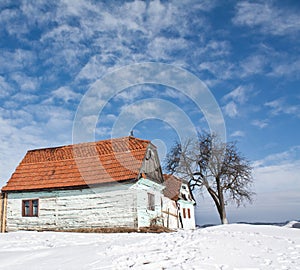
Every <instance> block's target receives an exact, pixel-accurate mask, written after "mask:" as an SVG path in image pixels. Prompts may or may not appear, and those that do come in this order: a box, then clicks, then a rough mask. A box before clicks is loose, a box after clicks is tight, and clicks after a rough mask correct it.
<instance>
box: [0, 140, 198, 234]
mask: <svg viewBox="0 0 300 270" xmlns="http://www.w3.org/2000/svg"><path fill="white" fill-rule="evenodd" d="M169 178H170V177H169ZM169 178H168V180H167V181H166V183H169V185H167V186H165V183H164V182H165V181H164V177H163V175H162V170H161V166H160V162H159V158H158V155H157V150H156V147H155V146H154V145H153V144H152V143H151V142H150V141H147V140H141V139H138V138H135V137H132V136H129V137H124V138H117V139H111V140H104V141H99V142H93V143H83V144H77V145H68V146H62V147H55V148H46V149H37V150H30V151H28V152H27V153H26V155H25V157H24V159H23V160H22V161H21V163H20V164H19V165H18V167H17V168H16V170H15V172H14V173H13V175H12V176H11V178H10V179H9V181H8V182H7V184H6V185H5V186H4V187H3V188H2V193H1V203H0V205H1V209H0V210H1V211H0V214H1V219H0V220H1V231H2V232H3V231H15V230H57V229H59V230H70V229H79V228H80V229H82V228H88V229H90V228H99V227H100V228H111V227H128V228H140V227H148V226H150V225H151V224H152V223H153V221H156V222H157V223H159V224H161V225H164V226H168V227H170V228H177V227H183V228H193V226H192V225H191V224H192V222H191V220H188V218H189V217H190V219H192V216H193V215H194V211H193V207H191V206H190V205H193V199H192V197H189V196H190V195H185V194H186V192H185V191H186V190H185V185H186V184H185V183H182V184H180V189H177V191H178V192H179V193H180V194H179V195H178V196H177V200H174V199H172V198H171V199H170V198H168V197H167V196H165V195H164V192H165V193H168V192H167V191H166V190H168V189H169V187H171V186H172V184H171V181H170V179H171V178H170V179H169ZM173 180H174V179H173ZM169 181H170V182H169ZM174 182H175V181H174ZM176 182H178V179H176ZM164 190H165V191H164ZM188 193H189V189H188ZM167 204H170V205H173V206H174V207H175V212H174V216H173V215H171V214H170V213H171V212H170V211H174V207H173V208H172V209H171V207H167ZM178 206H179V208H178ZM168 209H169V210H168ZM184 209H185V210H184ZM188 209H190V210H188ZM191 209H192V210H191ZM168 211H169V212H168ZM166 213H167V214H166ZM174 218H175V219H176V220H178V222H177V223H176V222H175V221H174V220H173V219H174ZM186 219H187V220H186ZM193 219H194V216H193Z"/></svg>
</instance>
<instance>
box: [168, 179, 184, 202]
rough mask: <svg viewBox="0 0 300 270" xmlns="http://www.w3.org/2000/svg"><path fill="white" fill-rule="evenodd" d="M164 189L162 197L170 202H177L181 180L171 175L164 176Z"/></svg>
mask: <svg viewBox="0 0 300 270" xmlns="http://www.w3.org/2000/svg"><path fill="white" fill-rule="evenodd" d="M164 180H165V182H164V183H165V186H166V187H165V189H164V195H165V196H166V197H168V198H169V199H171V200H174V201H177V200H178V198H179V193H180V187H181V184H182V180H180V179H179V178H177V177H176V176H174V175H171V174H164Z"/></svg>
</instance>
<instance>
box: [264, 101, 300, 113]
mask: <svg viewBox="0 0 300 270" xmlns="http://www.w3.org/2000/svg"><path fill="white" fill-rule="evenodd" d="M264 105H265V106H266V107H269V108H271V114H273V115H275V116H276V115H279V114H289V115H294V116H296V117H300V107H299V105H290V104H287V103H286V102H285V101H284V99H282V98H279V99H275V100H273V101H269V102H266V103H265V104H264Z"/></svg>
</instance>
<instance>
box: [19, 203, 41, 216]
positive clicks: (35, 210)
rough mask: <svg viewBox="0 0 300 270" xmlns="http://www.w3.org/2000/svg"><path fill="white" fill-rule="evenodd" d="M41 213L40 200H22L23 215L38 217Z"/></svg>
mask: <svg viewBox="0 0 300 270" xmlns="http://www.w3.org/2000/svg"><path fill="white" fill-rule="evenodd" d="M38 214H39V200H38V199H35V200H23V201H22V216H23V217H37V216H38Z"/></svg>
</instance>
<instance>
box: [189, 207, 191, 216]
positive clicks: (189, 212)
mask: <svg viewBox="0 0 300 270" xmlns="http://www.w3.org/2000/svg"><path fill="white" fill-rule="evenodd" d="M188 218H191V209H190V208H188Z"/></svg>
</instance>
